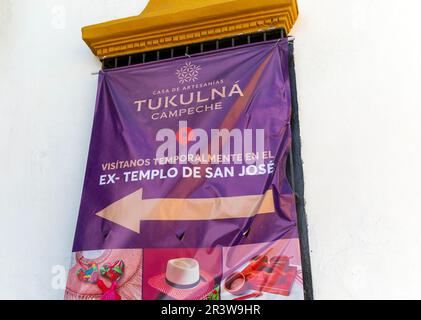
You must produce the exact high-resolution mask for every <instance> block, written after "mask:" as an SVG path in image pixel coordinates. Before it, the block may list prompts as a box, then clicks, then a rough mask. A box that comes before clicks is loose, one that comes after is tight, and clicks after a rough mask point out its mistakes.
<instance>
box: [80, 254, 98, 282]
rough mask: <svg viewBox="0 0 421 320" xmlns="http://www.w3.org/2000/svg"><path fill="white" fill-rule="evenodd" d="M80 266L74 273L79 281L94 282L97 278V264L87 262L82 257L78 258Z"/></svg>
mask: <svg viewBox="0 0 421 320" xmlns="http://www.w3.org/2000/svg"><path fill="white" fill-rule="evenodd" d="M79 262H80V264H81V265H82V268H80V269H79V270H78V271H77V272H76V275H77V277H78V278H79V280H80V281H83V282H87V283H92V284H95V283H97V281H98V278H99V271H98V265H97V264H96V263H95V262H89V261H87V260H85V259H84V258H80V259H79Z"/></svg>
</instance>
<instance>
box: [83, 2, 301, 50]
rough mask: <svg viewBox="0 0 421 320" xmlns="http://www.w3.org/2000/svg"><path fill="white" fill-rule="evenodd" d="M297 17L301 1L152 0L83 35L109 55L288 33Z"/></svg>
mask: <svg viewBox="0 0 421 320" xmlns="http://www.w3.org/2000/svg"><path fill="white" fill-rule="evenodd" d="M297 18H298V6H297V0H150V1H149V4H148V5H147V7H146V8H145V10H144V11H143V12H142V13H141V14H140V15H139V16H134V17H129V18H124V19H119V20H113V21H109V22H104V23H100V24H96V25H92V26H87V27H84V28H82V35H83V39H84V40H85V42H86V43H87V44H88V46H89V47H90V48H91V50H92V52H93V53H94V54H95V55H96V56H98V57H100V58H105V57H115V56H121V55H126V54H133V53H139V52H146V51H153V50H158V49H164V48H169V47H176V46H180V45H186V44H192V43H197V42H204V41H210V40H216V39H221V38H225V37H232V36H236V35H239V34H247V33H254V32H258V31H262V30H267V29H272V28H284V29H285V31H286V32H287V33H289V31H290V30H291V28H292V26H293V25H294V23H295V21H296V20H297Z"/></svg>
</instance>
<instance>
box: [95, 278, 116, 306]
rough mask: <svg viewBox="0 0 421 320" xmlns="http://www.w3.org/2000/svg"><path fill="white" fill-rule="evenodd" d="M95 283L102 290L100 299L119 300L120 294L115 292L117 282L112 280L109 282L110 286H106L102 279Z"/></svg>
mask: <svg viewBox="0 0 421 320" xmlns="http://www.w3.org/2000/svg"><path fill="white" fill-rule="evenodd" d="M97 285H98V287H99V288H100V289H101V291H102V296H101V300H114V301H118V300H121V296H120V295H119V294H118V292H117V282H115V281H114V282H113V283H112V284H111V287H109V288H108V287H107V286H106V285H105V283H104V281H102V280H98V283H97Z"/></svg>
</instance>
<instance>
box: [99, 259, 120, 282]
mask: <svg viewBox="0 0 421 320" xmlns="http://www.w3.org/2000/svg"><path fill="white" fill-rule="evenodd" d="M124 268H125V266H124V262H123V260H117V261H116V262H114V264H112V265H108V264H105V265H104V266H103V267H102V268H101V275H102V276H103V277H106V278H108V279H110V280H111V281H113V282H114V281H119V280H120V278H121V277H122V276H123V274H124Z"/></svg>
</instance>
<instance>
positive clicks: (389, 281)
mask: <svg viewBox="0 0 421 320" xmlns="http://www.w3.org/2000/svg"><path fill="white" fill-rule="evenodd" d="M145 3H146V1H141V0H138V1H133V0H90V1H86V0H72V1H71V0H61V1H58V0H37V1H33V0H0V66H1V68H0V70H1V73H0V150H2V151H1V156H0V217H1V223H0V243H1V244H0V264H1V265H3V266H5V265H6V264H7V265H8V266H9V268H8V272H7V273H0V283H1V286H0V298H3V299H4V298H17V299H61V298H62V295H63V292H62V291H60V290H53V289H52V287H51V285H50V282H51V278H52V274H51V268H52V266H53V265H67V264H68V261H69V259H70V251H71V245H72V241H73V235H74V229H75V224H76V218H77V211H78V207H79V201H80V195H81V190H82V181H83V175H84V170H85V162H86V157H87V152H88V143H89V138H90V130H91V124H92V117H93V108H94V100H95V94H96V76H92V75H91V72H95V71H97V70H98V69H99V67H100V65H99V63H98V61H97V60H96V59H95V58H94V57H93V55H92V54H91V53H90V51H89V49H88V48H87V46H86V45H85V44H84V43H83V42H82V40H81V34H80V28H81V27H82V26H84V25H88V24H92V23H96V22H100V21H106V20H109V19H113V18H119V17H125V16H129V15H135V14H138V13H139V12H140V11H141V10H142V9H143V7H144V5H145ZM299 3H300V10H301V16H300V20H299V22H298V23H297V25H296V27H295V28H294V31H293V34H294V35H295V36H296V38H297V40H296V63H297V77H298V86H299V96H300V97H299V100H300V108H301V125H302V141H303V158H304V162H305V164H304V165H305V168H304V169H305V179H306V200H307V213H308V220H309V227H310V244H311V248H312V263H313V277H314V287H315V296H316V298H318V299H327V298H334V299H335V298H345V299H348V298H351V299H356V298H363V299H365V298H376V299H377V298H421V293H420V292H419V287H420V285H421V278H420V277H419V274H418V272H417V271H418V265H419V264H420V263H421V257H420V256H419V255H418V251H419V249H418V248H417V247H416V246H417V244H419V243H420V240H419V232H418V228H419V225H420V224H421V216H420V215H419V214H418V212H419V210H418V206H417V202H416V200H417V198H418V195H419V194H421V192H420V191H421V190H420V187H419V184H418V181H419V180H420V170H417V169H418V168H417V166H418V164H419V163H421V145H420V144H421V143H420V139H418V138H419V137H420V129H418V120H419V119H421V118H420V116H421V101H420V100H421V99H420V95H419V91H420V89H419V88H420V84H421V79H420V77H421V61H420V60H419V57H420V56H421V44H420V42H419V41H418V35H419V34H420V31H421V22H417V20H418V21H419V18H418V13H419V12H420V10H421V2H420V1H418V0H405V1H392V0H352V1H351V0H299ZM62 13H63V14H64V15H62ZM63 18H64V20H63Z"/></svg>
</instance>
